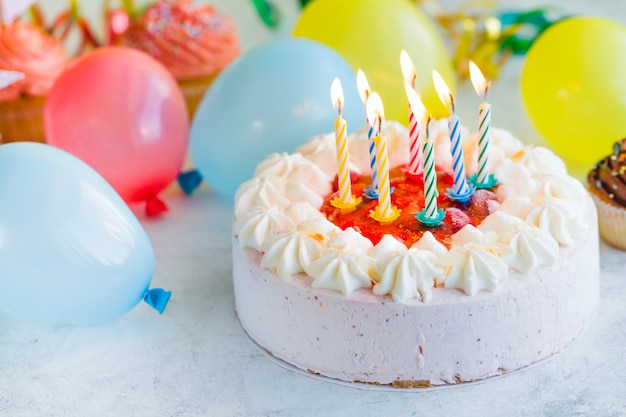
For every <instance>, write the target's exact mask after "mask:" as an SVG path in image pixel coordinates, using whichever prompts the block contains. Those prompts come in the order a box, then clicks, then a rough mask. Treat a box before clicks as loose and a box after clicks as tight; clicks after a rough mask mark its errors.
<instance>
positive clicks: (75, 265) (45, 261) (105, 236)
mask: <svg viewBox="0 0 626 417" xmlns="http://www.w3.org/2000/svg"><path fill="white" fill-rule="evenodd" d="M153 271H154V253H153V250H152V245H151V244H150V240H149V239H148V236H147V235H146V233H145V231H144V229H143V228H142V226H141V224H140V223H139V221H138V220H137V218H136V217H135V216H134V214H133V213H132V211H131V210H130V209H129V208H128V206H127V205H126V203H124V201H123V200H122V199H121V198H120V196H119V195H118V194H117V193H116V192H115V191H114V190H113V188H112V187H111V186H110V185H109V184H108V183H107V182H106V181H105V180H104V179H103V178H102V177H101V176H100V175H99V174H98V173H96V171H94V170H93V169H92V168H91V167H89V166H88V165H87V164H85V163H84V162H82V161H81V160H79V159H78V158H76V157H74V156H72V155H70V154H69V153H67V152H65V151H62V150H60V149H57V148H54V147H52V146H48V145H43V144H38V143H26V142H23V143H11V144H7V145H2V146H0V311H2V312H3V313H5V314H8V315H9V316H12V317H15V318H18V319H25V320H32V321H37V322H44V323H58V324H93V323H100V322H106V321H109V320H113V319H115V318H116V317H118V316H120V315H122V314H124V313H126V312H128V311H129V310H131V309H132V308H133V307H134V306H135V305H136V304H137V303H138V302H139V301H140V300H141V299H142V298H143V297H144V295H145V294H146V292H147V290H148V286H149V284H150V281H151V280H152V275H153Z"/></svg>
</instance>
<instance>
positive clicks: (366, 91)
mask: <svg viewBox="0 0 626 417" xmlns="http://www.w3.org/2000/svg"><path fill="white" fill-rule="evenodd" d="M356 88H357V89H358V90H359V96H361V101H362V102H363V104H366V103H367V98H368V97H369V95H370V93H371V92H372V90H371V88H370V84H369V83H368V82H367V77H366V76H365V73H364V72H363V70H362V69H361V68H359V70H358V71H357V72H356Z"/></svg>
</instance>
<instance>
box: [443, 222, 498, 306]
mask: <svg viewBox="0 0 626 417" xmlns="http://www.w3.org/2000/svg"><path fill="white" fill-rule="evenodd" d="M508 252H509V251H508V250H507V247H506V246H505V245H502V244H500V243H499V242H498V241H497V235H496V233H495V232H488V233H487V234H483V233H482V232H481V231H480V230H478V229H477V228H475V227H474V226H472V225H466V226H465V227H463V229H461V230H460V231H458V232H457V233H455V234H454V235H452V247H451V248H450V252H448V253H447V254H445V255H443V256H441V258H440V263H441V265H442V266H443V267H444V268H445V272H444V278H443V285H444V286H445V287H446V288H457V289H460V290H463V291H465V292H466V293H467V294H469V295H474V294H476V293H477V292H479V291H481V290H489V291H493V290H495V289H496V287H497V285H498V281H499V280H500V279H502V278H506V276H507V275H508V272H509V267H508V266H507V264H506V263H505V262H504V261H503V260H502V258H501V255H502V254H506V253H508Z"/></svg>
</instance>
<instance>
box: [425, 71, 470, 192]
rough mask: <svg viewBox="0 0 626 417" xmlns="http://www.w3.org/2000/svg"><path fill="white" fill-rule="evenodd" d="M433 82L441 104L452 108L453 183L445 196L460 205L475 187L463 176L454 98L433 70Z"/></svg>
mask: <svg viewBox="0 0 626 417" xmlns="http://www.w3.org/2000/svg"><path fill="white" fill-rule="evenodd" d="M433 81H434V82H435V89H436V90H437V94H438V95H439V98H440V99H441V101H442V102H443V104H444V105H445V106H446V107H451V108H452V112H451V114H450V117H449V118H448V129H449V130H450V148H451V151H452V169H453V171H454V183H453V184H452V187H451V188H448V190H447V192H446V195H447V196H448V197H450V198H452V199H454V200H457V201H459V202H461V203H466V202H468V201H469V198H470V196H471V195H472V194H473V193H474V191H475V190H476V187H474V185H473V184H470V183H468V181H467V175H466V174H465V159H464V157H463V143H462V142H461V120H460V119H459V117H458V116H457V115H456V112H455V110H454V96H453V95H452V93H451V92H450V89H449V88H448V86H447V85H446V82H445V81H444V80H443V78H442V77H441V75H439V73H438V72H437V71H435V70H433Z"/></svg>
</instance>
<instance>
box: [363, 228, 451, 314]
mask: <svg viewBox="0 0 626 417" xmlns="http://www.w3.org/2000/svg"><path fill="white" fill-rule="evenodd" d="M376 250H377V251H378V252H379V256H378V257H377V259H378V260H377V262H376V266H375V269H374V279H375V281H376V282H377V283H376V285H374V288H373V292H374V294H377V295H385V294H390V295H391V296H392V297H393V299H394V301H397V302H405V301H408V300H411V299H418V300H419V299H421V300H423V301H429V300H430V299H432V288H433V287H434V286H435V278H437V277H441V275H442V272H443V270H442V268H440V267H439V266H437V261H438V258H437V256H436V255H435V254H434V253H432V252H431V251H428V250H424V249H418V248H416V247H412V248H410V249H407V247H406V246H405V245H404V244H403V243H400V242H399V241H398V240H396V239H395V238H394V237H392V236H390V235H385V236H384V237H383V238H382V239H381V241H380V242H379V243H378V245H377V246H376Z"/></svg>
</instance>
